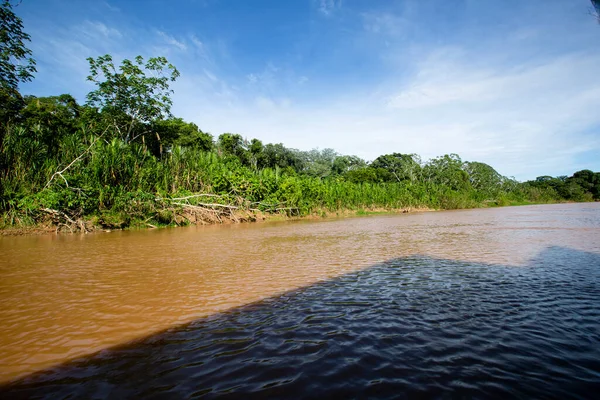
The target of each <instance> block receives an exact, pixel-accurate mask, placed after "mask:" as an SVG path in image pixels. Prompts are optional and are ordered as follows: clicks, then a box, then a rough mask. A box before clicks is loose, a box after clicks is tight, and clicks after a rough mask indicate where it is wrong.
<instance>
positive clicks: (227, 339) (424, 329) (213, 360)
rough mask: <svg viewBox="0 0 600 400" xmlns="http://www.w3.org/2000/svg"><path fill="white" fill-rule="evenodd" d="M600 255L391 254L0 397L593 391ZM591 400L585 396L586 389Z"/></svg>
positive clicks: (597, 365) (27, 382)
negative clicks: (514, 261) (512, 258)
mask: <svg viewBox="0 0 600 400" xmlns="http://www.w3.org/2000/svg"><path fill="white" fill-rule="evenodd" d="M599 391H600V255H598V254H593V253H586V252H580V251H575V250H571V249H566V248H559V247H552V248H548V249H547V250H546V251H544V252H542V253H541V254H539V255H538V256H537V257H536V258H535V259H534V260H532V261H531V262H530V263H529V265H528V266H526V267H509V266H502V265H489V264H478V263H466V262H460V261H451V260H440V259H433V258H428V257H410V258H401V259H394V260H389V261H387V262H384V263H381V264H377V265H374V266H372V267H370V268H367V269H364V270H361V271H357V272H354V273H350V274H347V275H343V276H341V277H338V278H336V279H332V280H329V281H326V282H322V283H318V284H315V285H312V286H309V287H305V288H301V289H298V290H294V291H291V292H288V293H286V294H284V295H281V296H277V297H273V298H268V299H265V300H263V301H260V302H257V303H253V304H249V305H246V306H243V307H239V308H236V309H233V310H230V311H228V312H225V313H221V314H217V315H214V316H211V317H208V318H203V319H199V320H196V321H194V322H192V323H189V324H186V325H183V326H179V327H176V328H172V329H169V330H167V331H164V332H161V333H159V334H155V335H152V336H149V337H147V338H145V339H142V340H139V341H136V342H132V343H129V344H125V345H123V346H120V347H116V348H113V349H108V350H105V351H102V352H101V353H99V354H96V355H94V356H90V357H85V358H81V359H78V360H75V361H72V362H69V363H66V364H64V365H61V366H59V367H56V368H53V369H51V370H47V371H43V372H40V373H37V374H34V375H31V376H29V377H27V378H24V379H21V380H19V381H17V382H13V383H12V384H10V385H5V386H3V387H0V396H1V397H6V398H31V397H49V398H65V397H72V398H106V397H109V398H131V397H136V398H182V397H186V398H188V397H196V396H205V397H208V398H212V397H230V398H252V397H254V398H399V397H400V398H415V397H417V398H423V397H427V398H429V397H452V398H456V397H464V398H472V397H479V398H489V397H497V398H514V397H521V398H531V397H535V398H560V399H564V398H594V397H596V396H598V393H599ZM596 398H597V397H596Z"/></svg>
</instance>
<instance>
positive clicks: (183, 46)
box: [156, 31, 187, 51]
mask: <svg viewBox="0 0 600 400" xmlns="http://www.w3.org/2000/svg"><path fill="white" fill-rule="evenodd" d="M156 33H157V34H158V36H160V37H161V38H162V39H163V41H164V42H165V43H167V44H169V45H171V46H174V47H177V48H178V49H179V50H182V51H185V50H187V45H186V44H185V43H183V42H181V41H179V40H177V39H175V38H174V37H173V36H171V35H169V34H167V33H165V32H163V31H157V32H156Z"/></svg>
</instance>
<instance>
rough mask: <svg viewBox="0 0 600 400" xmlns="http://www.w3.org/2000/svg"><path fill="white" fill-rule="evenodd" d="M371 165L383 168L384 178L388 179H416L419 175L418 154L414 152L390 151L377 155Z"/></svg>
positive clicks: (399, 180) (400, 180)
mask: <svg viewBox="0 0 600 400" xmlns="http://www.w3.org/2000/svg"><path fill="white" fill-rule="evenodd" d="M371 167H372V168H375V169H379V170H383V171H384V172H385V173H384V174H383V175H388V176H387V177H385V176H382V178H384V180H389V181H398V182H402V181H406V180H408V181H411V182H414V181H416V180H417V179H418V178H419V177H420V175H421V165H420V159H419V156H417V155H416V154H400V153H392V154H386V155H383V156H379V157H377V158H376V159H375V161H373V162H372V163H371Z"/></svg>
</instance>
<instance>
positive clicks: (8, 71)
mask: <svg viewBox="0 0 600 400" xmlns="http://www.w3.org/2000/svg"><path fill="white" fill-rule="evenodd" d="M30 40H31V38H30V37H29V35H28V34H27V33H25V32H23V21H22V20H21V18H19V17H18V16H17V15H15V13H14V12H13V10H12V4H11V3H10V1H8V0H3V1H2V3H0V123H5V122H7V121H8V120H9V119H11V118H13V117H14V116H15V115H16V114H17V113H18V112H19V110H20V109H21V108H22V107H23V106H24V102H23V98H22V97H21V95H20V94H19V91H18V86H19V83H21V82H28V81H31V80H32V79H33V74H34V72H36V69H35V60H34V59H33V58H32V57H31V50H29V49H28V48H27V46H25V42H28V41H30ZM2 137H3V132H2V133H0V139H1V138H2Z"/></svg>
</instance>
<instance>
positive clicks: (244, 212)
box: [0, 201, 558, 236]
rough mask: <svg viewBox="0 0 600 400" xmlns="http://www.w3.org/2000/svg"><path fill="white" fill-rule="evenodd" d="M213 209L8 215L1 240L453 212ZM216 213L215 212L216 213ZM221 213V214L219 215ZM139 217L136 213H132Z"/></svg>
mask: <svg viewBox="0 0 600 400" xmlns="http://www.w3.org/2000/svg"><path fill="white" fill-rule="evenodd" d="M555 203H558V202H527V201H512V202H507V203H502V204H499V203H498V202H492V201H490V202H483V203H480V204H477V205H476V206H474V207H465V208H458V209H461V210H468V209H474V208H496V207H511V206H525V205H537V204H555ZM211 206H212V207H208V206H198V205H191V204H186V205H179V206H177V207H171V208H165V209H161V210H155V213H154V215H151V216H150V217H147V218H139V217H138V218H132V219H129V218H124V216H123V215H119V214H118V213H112V214H104V215H101V216H97V215H93V216H89V217H83V218H73V217H70V216H68V215H67V214H66V213H63V212H61V211H58V210H44V211H43V212H41V213H38V218H39V217H40V216H41V218H39V219H37V220H36V219H34V218H31V217H30V218H28V219H25V218H19V217H14V218H13V220H12V221H6V215H5V216H4V217H1V218H0V236H22V235H47V234H65V233H66V234H75V233H78V234H81V233H84V234H87V233H96V232H111V231H118V230H140V229H161V228H169V227H179V226H190V225H219V224H239V223H248V222H252V223H261V222H272V221H291V220H317V219H327V218H348V217H357V216H369V215H392V214H407V213H420V212H433V211H449V210H456V209H457V208H452V209H441V208H438V209H436V208H431V207H427V206H416V207H400V208H385V207H367V208H358V209H349V208H346V209H339V210H334V211H331V210H328V209H318V210H313V211H312V212H309V213H305V214H302V213H300V212H299V210H298V209H295V208H282V209H280V210H279V211H277V212H266V211H261V210H259V209H244V208H239V207H236V206H231V205H225V204H211ZM215 209H216V210H215ZM217 210H218V211H217ZM132 214H136V213H132Z"/></svg>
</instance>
